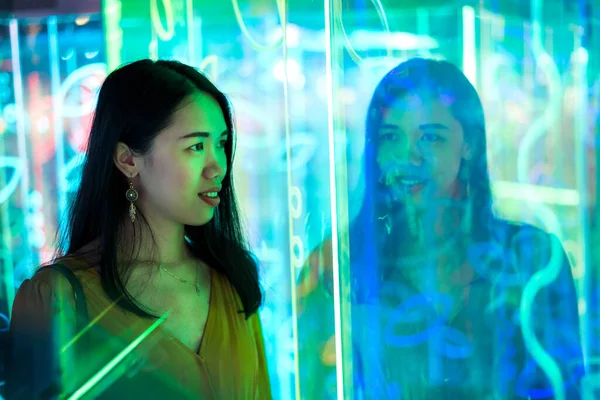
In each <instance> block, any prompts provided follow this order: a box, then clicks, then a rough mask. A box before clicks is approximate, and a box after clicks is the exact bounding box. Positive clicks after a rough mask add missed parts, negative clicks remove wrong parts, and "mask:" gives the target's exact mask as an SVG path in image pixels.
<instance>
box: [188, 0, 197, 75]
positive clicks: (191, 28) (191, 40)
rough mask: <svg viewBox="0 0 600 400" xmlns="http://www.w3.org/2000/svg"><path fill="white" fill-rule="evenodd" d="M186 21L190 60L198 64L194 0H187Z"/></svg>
mask: <svg viewBox="0 0 600 400" xmlns="http://www.w3.org/2000/svg"><path fill="white" fill-rule="evenodd" d="M185 8H186V21H187V22H186V23H187V31H188V35H187V36H188V37H187V44H188V62H189V63H190V64H191V65H196V37H195V36H194V32H195V30H194V0H186V1H185Z"/></svg>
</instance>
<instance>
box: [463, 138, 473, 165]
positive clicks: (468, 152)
mask: <svg viewBox="0 0 600 400" xmlns="http://www.w3.org/2000/svg"><path fill="white" fill-rule="evenodd" d="M461 156H462V159H463V160H465V161H471V159H472V158H473V150H472V147H471V144H470V143H466V142H465V143H464V144H463V147H462V154H461Z"/></svg>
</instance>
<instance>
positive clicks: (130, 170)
mask: <svg viewBox="0 0 600 400" xmlns="http://www.w3.org/2000/svg"><path fill="white" fill-rule="evenodd" d="M113 160H114V162H115V166H116V167H117V168H118V169H119V171H121V172H122V173H123V175H125V176H126V177H127V178H134V177H135V176H136V175H137V174H138V173H139V172H140V171H139V169H140V168H139V165H140V161H139V159H138V157H136V156H135V154H133V152H132V151H131V149H130V148H129V146H127V145H126V144H125V143H122V142H119V143H117V147H115V152H114V154H113Z"/></svg>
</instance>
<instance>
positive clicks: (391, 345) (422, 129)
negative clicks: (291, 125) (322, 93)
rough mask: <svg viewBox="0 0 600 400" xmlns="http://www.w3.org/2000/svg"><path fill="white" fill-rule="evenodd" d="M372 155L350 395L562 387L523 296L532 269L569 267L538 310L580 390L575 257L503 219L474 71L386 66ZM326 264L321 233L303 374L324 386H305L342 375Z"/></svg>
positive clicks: (359, 235) (304, 297) (358, 223)
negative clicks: (534, 342) (529, 342)
mask: <svg viewBox="0 0 600 400" xmlns="http://www.w3.org/2000/svg"><path fill="white" fill-rule="evenodd" d="M364 159H365V181H366V190H365V197H364V200H363V205H362V207H361V211H360V213H359V215H358V217H357V218H356V219H355V220H354V221H353V222H352V224H351V226H350V232H349V234H350V260H351V266H350V268H351V281H352V286H351V287H352V299H351V304H352V307H351V310H352V312H351V318H352V326H353V330H352V338H353V344H354V346H353V348H354V363H353V365H352V366H353V371H354V377H355V379H354V392H355V395H357V396H358V397H359V398H360V396H361V395H363V396H364V397H365V398H377V399H382V398H390V399H392V398H393V399H397V398H404V399H415V400H416V399H442V398H444V399H445V398H447V399H488V398H490V399H492V398H494V399H495V398H502V399H507V398H528V397H531V398H551V397H553V396H554V394H553V391H552V387H551V385H550V383H549V382H550V381H549V380H548V378H547V377H546V375H545V373H544V372H543V369H542V368H540V367H539V366H538V365H537V364H536V363H535V362H534V361H533V358H532V356H531V353H530V351H528V349H527V348H526V346H525V342H524V339H523V334H522V329H521V322H522V321H521V319H520V314H519V307H520V304H521V299H522V296H523V289H524V287H525V285H526V284H527V282H528V281H529V280H530V279H531V278H532V276H533V275H534V274H535V273H536V272H538V271H540V270H542V269H544V268H546V267H547V266H560V274H559V276H558V278H557V279H556V280H554V281H553V283H552V284H551V285H550V286H548V287H546V288H544V289H543V290H542V291H541V292H540V293H539V294H538V295H537V296H536V298H535V300H534V306H533V310H532V313H533V318H532V319H533V322H534V325H535V332H536V337H537V339H538V340H540V342H541V345H542V346H543V348H544V350H545V351H546V352H548V353H549V354H550V355H551V356H552V357H553V359H554V361H555V362H556V363H557V364H558V365H559V367H560V370H561V375H562V376H561V379H562V381H563V383H564V385H563V387H564V390H565V393H566V395H567V398H576V397H578V395H577V388H576V386H577V381H578V380H579V377H580V375H581V350H580V341H579V324H578V314H577V306H576V305H577V300H576V294H575V288H574V283H573V279H572V277H571V273H570V265H569V262H568V260H567V258H566V256H565V254H564V251H563V250H562V247H561V245H560V244H559V242H558V240H557V239H556V238H555V237H554V236H553V235H549V234H547V233H545V232H543V231H541V230H539V229H536V228H533V227H532V226H529V225H524V224H521V225H516V224H513V223H509V222H507V221H503V220H501V219H499V218H497V217H495V216H494V213H493V211H492V195H491V189H490V179H489V174H488V165H487V156H486V137H485V121H484V113H483V107H482V105H481V101H480V99H479V96H478V95H477V92H476V91H475V88H474V87H473V86H472V85H471V83H470V82H469V80H468V79H467V78H466V77H465V76H464V75H463V74H462V73H461V72H460V71H459V70H458V69H457V68H456V67H455V66H453V65H452V64H450V63H448V62H445V61H435V60H425V59H411V60H409V61H406V62H404V63H402V64H400V65H398V66H397V67H396V68H394V69H393V70H391V71H390V72H389V73H388V74H387V75H386V76H385V77H384V78H383V80H382V81H381V82H380V83H379V85H378V86H377V88H376V89H375V93H374V94H373V98H372V100H371V103H370V105H369V109H368V114H367V123H366V147H365V156H364ZM331 263H332V261H331V243H330V242H329V241H325V243H324V244H323V245H322V246H321V247H319V248H318V249H317V250H315V251H314V252H313V253H312V255H311V257H310V259H309V260H308V262H307V265H306V267H305V269H304V271H303V274H302V276H301V279H300V283H299V287H298V294H299V303H300V307H299V309H300V311H301V318H300V325H299V329H300V338H299V339H300V342H301V355H300V357H301V359H300V361H301V369H302V376H303V379H307V380H309V382H313V383H316V385H314V386H315V387H316V389H314V390H316V392H311V394H308V393H307V395H308V396H309V397H310V395H313V396H322V395H323V391H327V390H328V388H327V387H328V386H331V384H334V382H335V380H331V378H332V376H331V373H332V371H334V368H335V357H334V352H335V346H334V345H333V338H332V336H331V335H332V334H333V332H332V331H330V332H329V333H328V334H324V328H325V327H331V328H333V310H332V309H331V308H328V307H327V304H331V297H330V296H331V293H332V290H331V277H332V274H331ZM558 324H560V325H558ZM556 326H560V327H561V329H560V330H557V329H556ZM315 348H316V349H318V352H319V354H316V353H315V352H314V349H315ZM317 371H319V372H318V373H316V372H317ZM327 371H329V375H328V372H327ZM327 376H329V377H330V379H329V380H328V379H327ZM327 382H329V383H330V384H329V385H328V383H327ZM311 386H313V385H311ZM330 389H331V388H330ZM572 396H575V397H572ZM315 398H316V397H315Z"/></svg>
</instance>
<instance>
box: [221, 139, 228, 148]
mask: <svg viewBox="0 0 600 400" xmlns="http://www.w3.org/2000/svg"><path fill="white" fill-rule="evenodd" d="M226 144H227V139H223V140H221V142H220V146H221V147H222V148H225V145H226Z"/></svg>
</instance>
